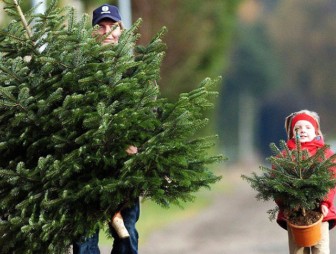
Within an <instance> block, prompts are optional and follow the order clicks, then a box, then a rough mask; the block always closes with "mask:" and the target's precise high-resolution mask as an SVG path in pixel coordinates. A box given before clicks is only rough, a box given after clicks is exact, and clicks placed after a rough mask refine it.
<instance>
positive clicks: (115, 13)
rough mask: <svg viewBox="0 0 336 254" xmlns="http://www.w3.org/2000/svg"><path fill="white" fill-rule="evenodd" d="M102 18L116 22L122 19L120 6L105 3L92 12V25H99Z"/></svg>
mask: <svg viewBox="0 0 336 254" xmlns="http://www.w3.org/2000/svg"><path fill="white" fill-rule="evenodd" d="M102 19H111V20H113V21H115V22H119V21H121V17H120V14H119V9H118V7H116V6H114V5H110V4H103V5H102V6H100V7H98V8H97V9H95V10H94V11H93V13H92V26H95V25H97V24H98V23H99V22H100V21H101V20H102Z"/></svg>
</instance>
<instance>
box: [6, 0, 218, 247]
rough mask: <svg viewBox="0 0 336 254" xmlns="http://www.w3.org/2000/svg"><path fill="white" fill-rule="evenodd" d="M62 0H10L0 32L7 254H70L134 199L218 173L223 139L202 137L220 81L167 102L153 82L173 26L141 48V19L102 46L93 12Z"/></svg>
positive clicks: (162, 194)
mask: <svg viewBox="0 0 336 254" xmlns="http://www.w3.org/2000/svg"><path fill="white" fill-rule="evenodd" d="M56 4H57V2H56V1H52V3H51V4H50V5H49V7H48V9H47V11H46V13H45V14H39V15H36V16H35V17H32V14H31V12H28V13H26V14H25V16H20V15H19V14H18V12H17V10H16V9H15V6H14V5H13V4H11V2H10V1H8V3H7V6H6V8H7V10H8V11H10V12H11V13H12V14H13V15H12V17H13V21H12V22H11V23H10V24H9V25H8V27H7V28H6V29H4V30H2V31H1V32H0V57H1V62H0V111H1V114H0V126H1V128H0V134H1V135H0V152H1V154H2V156H1V158H0V214H1V221H0V246H1V247H0V248H1V250H0V252H1V253H13V252H15V253H64V252H65V251H66V250H67V248H68V247H69V246H70V245H71V243H72V241H74V240H76V239H78V238H79V237H81V236H85V235H90V234H91V233H92V232H93V231H94V230H95V229H96V227H97V226H100V225H102V224H104V223H106V221H108V220H109V219H110V218H111V215H112V214H114V212H115V211H116V210H117V209H118V207H119V206H120V205H121V204H125V205H127V202H128V201H129V200H133V199H134V198H136V197H138V196H140V195H143V196H145V197H147V198H150V199H152V200H153V201H154V202H156V203H158V204H160V205H161V206H170V205H171V204H179V203H180V202H185V201H191V200H192V199H193V193H194V192H196V191H198V190H199V189H200V188H202V187H209V186H210V185H211V184H213V183H215V182H216V181H218V180H219V179H220V177H218V176H216V175H214V174H213V173H212V172H211V171H210V170H209V168H208V166H209V165H210V164H212V163H214V162H218V161H220V160H222V159H223V158H222V156H221V155H211V154H209V148H211V147H213V145H214V142H215V138H216V137H198V135H197V133H198V131H199V130H200V129H202V128H203V127H204V126H206V124H207V119H206V118H205V117H204V112H205V111H206V110H208V108H209V107H212V103H211V100H212V99H213V97H214V96H216V95H217V92H216V85H217V83H218V80H211V79H209V78H208V79H205V80H204V81H203V82H202V83H201V84H200V85H199V88H197V89H195V90H193V91H191V92H188V93H184V94H181V95H180V97H179V99H178V101H177V102H176V103H172V102H169V101H168V100H167V99H165V98H162V97H160V92H159V87H158V86H157V85H156V80H158V79H159V74H160V65H161V62H162V59H163V57H164V55H165V49H166V47H165V45H164V43H163V42H162V37H163V35H164V34H165V28H163V29H162V30H161V31H160V32H159V33H158V34H157V35H156V36H155V37H154V38H153V40H152V41H151V42H150V43H149V44H148V45H146V46H135V43H136V41H137V39H138V38H139V35H138V34H137V29H138V28H139V26H140V24H141V20H138V21H137V22H136V23H135V24H134V25H133V26H132V28H131V29H130V30H128V31H126V32H124V33H123V34H122V36H121V38H120V41H119V43H118V45H104V46H102V45H100V43H99V42H97V38H93V36H92V33H93V32H94V29H95V28H93V29H91V28H88V27H89V24H88V22H87V15H84V16H83V17H81V18H80V20H77V19H76V16H75V15H74V11H73V10H71V9H70V10H68V12H65V9H59V8H56V6H57V5H56ZM64 13H65V14H64ZM24 21H28V22H27V23H28V24H29V27H26V26H24ZM29 30H31V33H30V32H29ZM129 145H135V146H137V147H138V151H139V152H138V154H136V155H134V156H129V155H127V154H126V149H127V147H128V146H129Z"/></svg>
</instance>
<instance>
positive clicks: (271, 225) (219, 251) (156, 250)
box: [139, 170, 336, 254]
mask: <svg viewBox="0 0 336 254" xmlns="http://www.w3.org/2000/svg"><path fill="white" fill-rule="evenodd" d="M241 173H242V170H240V171H238V170H235V171H234V170H230V171H229V172H228V173H227V175H226V176H225V180H224V181H229V182H230V184H231V185H232V190H231V191H230V192H228V193H225V194H221V195H218V196H216V197H215V199H214V200H215V202H214V203H213V205H212V206H210V207H209V208H207V209H206V210H204V211H203V212H202V213H201V214H199V215H197V216H196V217H194V218H190V219H188V220H185V221H183V222H181V223H179V224H178V225H177V224H175V225H170V226H168V227H167V228H164V229H162V230H160V231H159V232H155V233H153V234H152V236H151V237H150V238H149V240H148V241H147V242H146V243H145V244H144V245H143V246H140V250H139V253H140V254H189V253H190V254H191V253H192V254H241V253H247V254H284V253H288V251H287V249H288V247H287V231H285V230H283V229H281V228H280V227H279V226H278V225H277V224H276V222H275V221H272V222H271V221H269V219H268V215H267V213H266V211H267V210H268V209H270V208H272V207H273V203H272V202H270V203H265V202H261V201H256V199H255V192H254V191H253V190H252V189H251V188H250V186H249V185H248V184H247V183H246V182H245V181H242V180H241V178H240V175H241ZM246 174H248V173H246ZM335 236H336V234H335V230H333V231H331V235H330V238H331V252H330V253H336V238H335Z"/></svg>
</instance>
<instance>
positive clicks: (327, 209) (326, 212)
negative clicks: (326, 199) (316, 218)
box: [321, 205, 329, 217]
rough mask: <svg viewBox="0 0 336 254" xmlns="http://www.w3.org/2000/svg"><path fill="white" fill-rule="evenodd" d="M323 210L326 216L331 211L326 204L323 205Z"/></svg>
mask: <svg viewBox="0 0 336 254" xmlns="http://www.w3.org/2000/svg"><path fill="white" fill-rule="evenodd" d="M321 212H322V214H323V216H324V217H326V216H327V214H328V212H329V208H328V207H327V206H325V205H321Z"/></svg>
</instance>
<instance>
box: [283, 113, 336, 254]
mask: <svg viewBox="0 0 336 254" xmlns="http://www.w3.org/2000/svg"><path fill="white" fill-rule="evenodd" d="M285 129H286V132H287V138H288V141H287V146H288V148H289V149H290V150H293V149H295V148H296V143H295V133H296V131H295V130H297V134H298V135H299V137H298V138H299V141H300V143H301V149H302V150H307V151H308V152H309V154H310V155H314V154H315V153H316V152H317V150H318V149H320V148H321V147H323V146H324V141H323V135H322V133H321V129H320V119H319V116H318V114H317V113H316V112H313V111H309V110H301V111H298V112H295V113H292V114H290V115H289V116H288V117H286V120H285ZM332 154H333V152H332V151H331V150H330V149H327V150H326V151H325V155H326V158H329V157H330V156H331V155H332ZM335 172H336V171H335ZM335 192H336V190H335V189H332V190H330V191H329V193H328V195H327V196H326V198H325V200H324V201H323V202H322V203H321V212H322V214H323V216H324V218H323V222H322V227H321V231H322V238H321V240H320V241H319V242H318V243H317V244H316V245H314V246H312V247H301V246H297V245H296V243H295V242H294V240H293V237H292V234H291V231H290V229H289V227H288V228H287V223H286V220H285V217H284V213H283V212H284V211H283V210H282V209H281V207H280V211H279V214H278V217H277V222H278V224H279V225H280V226H281V227H283V228H284V229H287V230H288V243H289V253H290V254H305V253H307V254H308V253H312V254H329V253H330V247H329V229H331V228H333V227H334V226H335V222H336V211H335V207H334V204H333V201H334V196H335Z"/></svg>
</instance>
